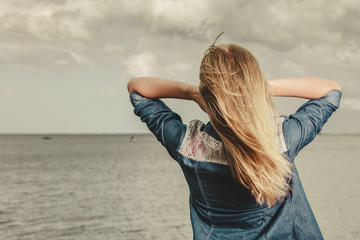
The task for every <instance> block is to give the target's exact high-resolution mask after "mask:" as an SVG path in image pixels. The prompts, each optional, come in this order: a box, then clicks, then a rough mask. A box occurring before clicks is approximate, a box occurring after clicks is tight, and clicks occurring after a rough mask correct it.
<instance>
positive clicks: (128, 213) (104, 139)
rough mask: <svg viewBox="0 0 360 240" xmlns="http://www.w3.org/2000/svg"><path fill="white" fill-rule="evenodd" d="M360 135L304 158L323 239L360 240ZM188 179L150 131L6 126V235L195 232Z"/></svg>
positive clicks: (0, 221) (2, 149)
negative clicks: (40, 131) (12, 129)
mask: <svg viewBox="0 0 360 240" xmlns="http://www.w3.org/2000/svg"><path fill="white" fill-rule="evenodd" d="M359 160H360V135H327V134H322V135H319V136H317V138H316V139H315V140H314V142H313V143H311V144H310V145H309V146H307V147H306V148H305V149H304V150H302V151H301V152H300V154H299V155H298V157H297V158H296V164H297V167H298V171H299V174H300V177H301V179H302V182H303V186H304V188H305V192H306V194H307V196H308V199H309V201H310V204H311V206H312V209H313V211H314V214H315V216H316V218H317V221H318V223H319V226H320V229H321V231H322V233H323V235H324V238H325V239H334V240H335V239H349V240H350V239H360V214H359V206H358V203H357V200H358V199H360V188H359V187H358V183H359V182H360V174H359V171H360V161H359ZM188 194H189V193H188V187H187V185H186V182H185V179H184V177H183V175H182V172H181V170H180V167H179V166H178V165H177V163H176V162H175V161H174V160H172V159H171V158H170V157H169V156H168V153H167V151H166V150H165V149H164V148H163V147H162V146H161V145H160V143H158V142H157V141H156V139H155V138H154V137H153V136H152V135H135V138H131V136H130V135H73V136H72V138H69V137H68V136H67V135H51V139H48V140H43V139H42V136H41V135H0V239H1V240H25V239H26V240H43V239H44V240H52V239H62V240H70V239H74V240H75V239H76V240H80V239H86V240H89V239H101V240H102V239H110V240H112V239H114V240H115V239H131V240H133V239H135V240H136V239H139V240H140V239H141V240H144V239H156V240H167V239H181V240H183V239H192V230H191V224H190V218H189V207H188V199H189V196H188Z"/></svg>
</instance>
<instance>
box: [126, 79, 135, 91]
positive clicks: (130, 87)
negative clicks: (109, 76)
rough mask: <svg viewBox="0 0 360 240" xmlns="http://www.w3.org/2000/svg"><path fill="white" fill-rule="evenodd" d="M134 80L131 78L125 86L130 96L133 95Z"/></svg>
mask: <svg viewBox="0 0 360 240" xmlns="http://www.w3.org/2000/svg"><path fill="white" fill-rule="evenodd" d="M134 82H135V81H134V79H133V78H130V80H129V82H128V84H127V90H128V92H129V93H130V94H131V93H133V92H134V91H135V90H134Z"/></svg>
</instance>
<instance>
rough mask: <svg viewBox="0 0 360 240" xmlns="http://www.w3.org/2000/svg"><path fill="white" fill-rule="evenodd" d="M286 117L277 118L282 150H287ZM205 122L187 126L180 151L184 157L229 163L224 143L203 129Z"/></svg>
mask: <svg viewBox="0 0 360 240" xmlns="http://www.w3.org/2000/svg"><path fill="white" fill-rule="evenodd" d="M283 122H284V118H283V117H280V118H277V130H278V131H277V139H276V141H277V143H278V145H279V146H280V148H281V152H286V151H287V147H286V144H285V139H284V135H283V131H282V124H283ZM203 126H204V124H203V123H202V122H201V121H199V120H193V121H191V122H190V123H189V124H188V125H187V126H186V133H185V136H184V139H183V142H182V144H181V146H180V148H179V151H178V152H179V153H180V154H181V155H183V156H184V157H187V158H190V159H193V160H195V161H201V162H214V163H219V164H223V165H228V161H227V159H226V157H225V155H224V153H223V143H222V142H221V141H219V140H217V139H215V138H214V137H212V136H210V135H209V134H208V133H206V132H205V131H202V130H201V129H202V128H203Z"/></svg>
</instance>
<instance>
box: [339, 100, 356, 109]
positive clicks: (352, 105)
mask: <svg viewBox="0 0 360 240" xmlns="http://www.w3.org/2000/svg"><path fill="white" fill-rule="evenodd" d="M341 105H342V107H343V108H344V109H351V110H360V98H343V99H341Z"/></svg>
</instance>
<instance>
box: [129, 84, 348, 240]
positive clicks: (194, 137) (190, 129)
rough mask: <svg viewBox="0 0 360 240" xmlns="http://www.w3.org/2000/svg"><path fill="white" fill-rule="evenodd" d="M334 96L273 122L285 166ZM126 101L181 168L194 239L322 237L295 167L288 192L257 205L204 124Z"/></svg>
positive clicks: (332, 106) (159, 106)
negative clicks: (185, 122) (184, 180)
mask: <svg viewBox="0 0 360 240" xmlns="http://www.w3.org/2000/svg"><path fill="white" fill-rule="evenodd" d="M340 97H341V92H340V91H338V90H334V91H331V92H330V93H328V94H327V95H326V96H324V97H322V98H319V99H313V100H310V101H308V102H307V103H306V104H304V105H303V106H301V107H300V108H299V110H298V111H297V113H295V114H293V115H290V116H283V117H281V118H279V119H278V120H279V121H278V122H279V124H278V126H279V129H278V135H277V137H278V142H279V144H280V148H281V151H282V152H283V153H284V155H285V156H286V157H288V160H289V161H290V162H291V163H294V162H293V160H294V158H295V156H296V155H297V154H298V152H299V151H300V150H301V149H302V148H303V147H304V146H305V145H307V144H308V143H309V142H311V141H312V140H313V138H314V137H315V136H316V134H317V133H318V132H319V131H320V130H321V128H322V126H323V124H324V123H325V122H326V121H327V119H328V118H329V117H330V116H331V114H332V113H333V111H335V110H336V108H337V107H338V106H339V101H340ZM131 100H132V103H133V105H134V107H135V113H136V114H137V115H139V116H140V117H141V119H142V120H143V121H145V122H146V123H147V125H148V127H149V128H150V130H151V131H152V132H153V133H154V134H155V135H156V136H157V138H158V140H159V141H160V142H161V143H162V144H163V145H164V146H165V147H166V148H167V150H168V151H169V153H170V155H171V156H172V157H173V158H174V159H175V160H176V161H177V162H178V163H179V165H180V166H181V168H182V170H183V173H184V176H185V178H186V181H187V183H188V185H189V190H190V212H191V222H192V226H193V231H194V238H195V239H234V238H235V239H242V238H243V239H322V236H321V232H320V230H319V227H318V225H317V223H316V220H315V218H314V215H313V213H312V211H311V208H310V205H309V203H308V201H307V198H306V195H305V193H304V190H303V188H302V185H301V182H300V179H299V176H298V174H297V170H296V167H295V165H293V166H294V167H293V169H292V171H293V174H294V175H293V177H292V178H291V179H290V180H289V183H290V186H291V192H290V194H289V195H288V196H287V197H284V198H283V199H282V200H281V201H278V202H277V204H276V205H274V206H272V207H271V208H268V206H267V205H266V204H263V205H260V204H258V203H257V202H256V200H255V198H254V196H253V195H252V194H251V192H250V191H249V190H248V189H247V188H245V187H244V186H242V185H241V184H240V183H238V182H237V181H235V180H234V178H233V176H232V173H231V170H230V168H229V166H228V163H227V160H226V157H225V156H224V154H223V151H222V148H223V144H222V142H221V139H220V137H219V135H218V134H217V132H216V131H215V130H214V128H213V126H212V125H211V124H210V123H208V124H206V125H204V124H203V123H202V122H200V121H198V120H194V121H192V122H190V123H189V124H187V125H184V124H183V123H182V122H181V118H180V117H179V116H178V115H177V114H176V113H174V112H172V111H171V110H170V109H169V108H167V107H166V105H165V104H164V103H163V102H162V101H160V100H157V99H148V98H144V97H142V96H140V95H138V94H136V93H134V94H132V95H131Z"/></svg>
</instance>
